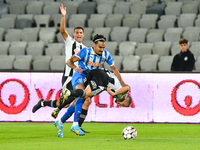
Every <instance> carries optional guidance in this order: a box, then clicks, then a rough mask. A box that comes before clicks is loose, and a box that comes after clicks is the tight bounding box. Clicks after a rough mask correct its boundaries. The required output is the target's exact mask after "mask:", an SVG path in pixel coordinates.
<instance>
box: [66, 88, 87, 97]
mask: <svg viewBox="0 0 200 150" xmlns="http://www.w3.org/2000/svg"><path fill="white" fill-rule="evenodd" d="M70 92H71V96H74V97H83V98H84V97H85V94H86V93H85V90H83V89H76V90H70Z"/></svg>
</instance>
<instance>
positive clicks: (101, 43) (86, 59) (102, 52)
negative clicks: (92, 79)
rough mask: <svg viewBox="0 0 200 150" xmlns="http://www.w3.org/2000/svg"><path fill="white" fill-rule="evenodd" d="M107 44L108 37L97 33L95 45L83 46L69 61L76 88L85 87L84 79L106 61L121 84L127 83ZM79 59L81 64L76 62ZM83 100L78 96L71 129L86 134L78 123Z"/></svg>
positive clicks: (73, 84) (78, 133)
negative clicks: (107, 48)
mask: <svg viewBox="0 0 200 150" xmlns="http://www.w3.org/2000/svg"><path fill="white" fill-rule="evenodd" d="M105 46H106V38H105V37H104V36H103V35H98V34H96V35H95V36H94V38H93V47H89V48H83V49H82V50H80V51H79V53H78V54H75V55H74V56H72V57H71V58H70V59H69V60H68V61H67V65H68V66H70V67H71V68H72V69H74V70H75V73H74V74H73V76H72V86H73V88H74V89H85V87H84V83H83V79H84V78H85V77H86V75H87V73H88V72H89V71H90V70H92V69H99V68H101V67H102V65H103V64H104V63H105V62H107V63H108V64H109V66H110V67H111V69H112V71H113V73H114V74H115V76H116V77H117V78H118V80H119V81H120V83H121V85H122V86H125V85H126V84H125V83H124V81H123V80H122V78H121V75H120V73H119V71H118V69H117V68H116V66H115V63H114V60H113V59H112V56H111V54H110V53H109V51H108V50H106V49H105ZM77 61H78V64H79V66H76V65H75V64H74V63H75V62H77ZM83 102H84V100H83V99H81V98H78V99H77V101H76V104H75V113H74V122H73V125H72V127H71V131H72V132H74V133H76V134H77V135H85V133H84V132H83V131H82V130H81V129H80V127H79V125H78V118H79V116H80V112H81V107H82V105H83ZM55 126H57V127H58V122H55Z"/></svg>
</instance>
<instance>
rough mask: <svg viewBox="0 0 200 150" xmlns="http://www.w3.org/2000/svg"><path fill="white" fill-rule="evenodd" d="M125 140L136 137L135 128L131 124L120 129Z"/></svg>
mask: <svg viewBox="0 0 200 150" xmlns="http://www.w3.org/2000/svg"><path fill="white" fill-rule="evenodd" d="M122 136H123V138H124V139H125V140H134V139H135V138H136V137H137V130H136V129H135V128H134V127H132V126H127V127H125V128H124V129H123V131H122Z"/></svg>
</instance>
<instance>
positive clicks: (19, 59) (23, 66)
mask: <svg viewBox="0 0 200 150" xmlns="http://www.w3.org/2000/svg"><path fill="white" fill-rule="evenodd" d="M31 62H32V55H17V56H16V59H15V60H14V62H13V66H14V69H17V70H30V69H31Z"/></svg>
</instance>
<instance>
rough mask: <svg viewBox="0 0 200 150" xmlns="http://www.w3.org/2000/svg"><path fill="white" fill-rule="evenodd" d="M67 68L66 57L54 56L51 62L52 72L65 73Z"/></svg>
mask: <svg viewBox="0 0 200 150" xmlns="http://www.w3.org/2000/svg"><path fill="white" fill-rule="evenodd" d="M64 68H65V56H59V57H58V56H56V55H55V56H53V57H52V60H51V62H50V70H54V71H63V69H64Z"/></svg>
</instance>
